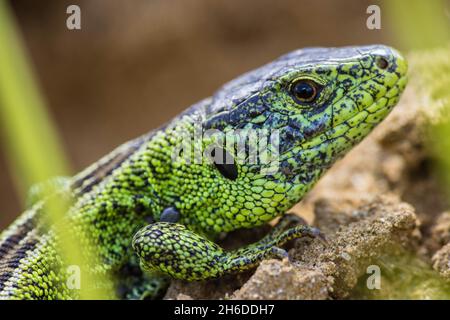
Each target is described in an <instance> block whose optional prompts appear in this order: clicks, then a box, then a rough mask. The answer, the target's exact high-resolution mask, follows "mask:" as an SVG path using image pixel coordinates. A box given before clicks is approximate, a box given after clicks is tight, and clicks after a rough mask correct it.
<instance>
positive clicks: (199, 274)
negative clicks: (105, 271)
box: [133, 220, 322, 281]
mask: <svg viewBox="0 0 450 320" xmlns="http://www.w3.org/2000/svg"><path fill="white" fill-rule="evenodd" d="M283 221H284V220H281V223H282V225H284V224H286V222H283ZM282 229H284V228H275V230H274V231H273V232H272V233H270V234H269V235H267V236H266V237H264V238H263V239H262V240H261V241H259V242H256V243H253V244H250V245H248V246H246V247H243V248H240V249H237V250H233V251H224V250H223V249H222V248H221V247H220V246H218V245H217V244H216V243H214V242H212V241H210V240H208V239H206V238H204V237H202V236H200V235H199V234H197V233H195V232H193V231H191V230H189V229H187V228H186V227H185V226H184V225H181V224H176V223H167V222H158V223H154V224H151V225H148V226H146V227H144V228H142V229H141V230H139V231H138V232H137V233H136V235H135V236H134V239H133V248H134V249H135V251H136V252H137V254H138V256H139V257H140V259H141V262H140V264H141V267H142V269H143V270H144V271H149V272H155V271H157V272H162V273H165V274H168V275H170V276H171V277H173V278H178V279H183V280H188V281H192V280H206V279H210V278H216V277H219V276H222V275H224V274H228V273H235V272H241V271H244V270H247V269H250V268H252V267H254V266H256V265H258V264H259V263H260V262H261V261H262V260H264V259H268V258H284V257H287V252H286V251H285V250H283V249H281V248H280V246H282V245H283V244H284V243H286V242H287V241H289V240H291V239H296V238H302V237H309V238H316V237H321V236H322V235H321V233H320V232H319V230H318V229H316V228H312V227H309V226H306V225H298V226H295V227H292V228H289V229H287V230H284V231H282Z"/></svg>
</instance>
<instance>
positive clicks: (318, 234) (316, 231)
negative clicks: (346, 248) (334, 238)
mask: <svg viewBox="0 0 450 320" xmlns="http://www.w3.org/2000/svg"><path fill="white" fill-rule="evenodd" d="M311 234H312V235H313V236H314V238H317V239H319V241H320V242H322V243H323V244H324V245H326V246H328V245H329V244H330V242H329V241H328V238H327V237H326V236H325V234H324V233H322V231H320V230H319V229H318V228H311Z"/></svg>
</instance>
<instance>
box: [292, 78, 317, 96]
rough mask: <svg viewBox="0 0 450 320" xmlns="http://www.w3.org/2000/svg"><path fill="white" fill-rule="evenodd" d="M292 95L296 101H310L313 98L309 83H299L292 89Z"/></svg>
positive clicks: (312, 89)
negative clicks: (293, 94)
mask: <svg viewBox="0 0 450 320" xmlns="http://www.w3.org/2000/svg"><path fill="white" fill-rule="evenodd" d="M294 93H295V96H296V97H297V98H298V99H302V100H310V99H312V98H313V97H314V94H315V90H314V88H313V87H312V85H310V84H309V83H306V82H299V83H297V84H296V85H295V87H294Z"/></svg>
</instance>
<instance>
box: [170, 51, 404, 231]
mask: <svg viewBox="0 0 450 320" xmlns="http://www.w3.org/2000/svg"><path fill="white" fill-rule="evenodd" d="M406 71H407V64H406V61H405V59H404V58H403V57H402V56H401V55H400V54H399V53H398V52H397V51H396V50H394V49H392V48H390V47H386V46H382V45H375V46H363V47H343V48H309V49H302V50H297V51H294V52H291V53H289V54H287V55H285V56H282V57H280V58H279V59H277V60H275V61H273V62H272V63H269V64H267V65H265V66H263V67H261V68H258V69H256V70H254V71H251V72H249V73H247V74H244V75H243V76H241V77H239V78H237V79H235V80H234V81H232V82H230V83H228V84H227V85H225V86H224V87H223V88H222V89H220V90H219V91H218V92H217V93H216V94H215V95H213V96H212V97H211V98H210V99H207V100H205V101H203V102H202V103H200V105H201V107H197V108H194V109H193V110H194V111H193V112H191V113H188V114H187V115H184V117H186V118H190V119H191V120H192V119H194V118H195V117H197V119H198V118H200V121H201V130H200V131H201V132H202V133H203V134H204V133H205V132H206V131H209V132H211V131H212V132H215V133H217V132H218V133H220V134H222V135H223V136H224V137H225V139H217V136H215V138H211V139H204V140H203V143H202V152H205V150H207V149H208V147H209V148H210V149H209V150H211V146H214V148H212V150H215V151H213V152H212V156H213V160H211V161H210V162H209V163H207V164H205V163H201V164H192V163H191V164H183V163H182V164H177V165H175V164H174V167H175V168H174V169H172V170H171V175H170V179H168V180H167V185H165V188H168V189H165V190H169V191H167V192H168V193H167V198H168V200H167V203H168V204H171V205H173V204H174V203H175V206H176V207H177V208H178V209H179V210H180V211H181V216H182V217H183V216H185V217H187V219H188V220H187V221H186V222H187V223H188V224H190V223H191V224H193V222H192V221H193V220H195V225H198V226H200V228H201V229H203V230H207V231H216V232H219V231H229V230H232V229H236V228H240V227H251V226H255V225H258V224H261V223H263V222H266V221H269V220H271V219H273V218H274V217H275V216H277V215H278V214H281V213H283V212H285V211H286V210H287V209H289V208H290V207H291V206H293V205H294V204H295V203H297V202H298V201H299V200H300V199H301V198H302V197H303V195H304V194H305V193H306V192H307V191H308V190H309V189H310V188H311V187H312V186H313V185H314V183H315V182H316V181H317V180H318V179H319V177H320V176H321V175H322V174H323V173H324V171H325V170H326V169H327V168H328V167H329V166H330V165H331V164H332V163H333V162H334V161H336V160H337V159H338V158H340V157H341V156H343V155H344V154H345V153H346V151H348V150H349V149H350V148H351V147H353V146H354V145H355V144H357V143H358V142H359V141H361V140H362V139H363V138H364V137H365V136H366V135H367V134H368V133H369V132H370V131H371V130H372V129H373V128H374V127H375V126H376V125H377V124H378V123H380V122H381V121H382V120H383V119H384V118H385V117H386V116H387V115H388V114H389V112H390V110H391V109H392V108H393V106H394V105H395V104H396V103H397V101H398V100H399V97H400V94H401V92H402V91H403V89H404V87H405V85H406ZM195 110H196V111H195ZM193 122H195V121H193V120H192V121H191V123H193ZM177 130H178V132H177ZM180 130H181V129H179V128H178V129H175V130H172V131H173V132H175V134H172V136H180V135H181V133H180V132H179V131H180ZM211 136H214V134H213V135H211ZM255 136H256V140H255ZM252 138H253V139H254V140H251V139H252ZM218 140H220V141H221V144H220V146H218V144H217V141H218ZM229 141H234V144H233V143H231V144H228V145H227V144H226V142H229ZM239 142H244V143H242V144H240V145H239ZM230 145H231V146H230ZM239 146H240V147H239ZM217 151H220V152H217ZM217 154H220V155H219V157H217Z"/></svg>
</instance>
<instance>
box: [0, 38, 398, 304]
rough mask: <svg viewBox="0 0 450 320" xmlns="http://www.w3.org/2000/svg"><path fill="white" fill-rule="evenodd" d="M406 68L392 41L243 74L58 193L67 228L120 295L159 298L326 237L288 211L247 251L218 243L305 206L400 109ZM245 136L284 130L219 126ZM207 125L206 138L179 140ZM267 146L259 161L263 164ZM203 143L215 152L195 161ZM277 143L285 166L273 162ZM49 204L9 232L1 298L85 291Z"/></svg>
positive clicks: (39, 205) (1, 261)
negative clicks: (76, 282) (65, 255)
mask: <svg viewBox="0 0 450 320" xmlns="http://www.w3.org/2000/svg"><path fill="white" fill-rule="evenodd" d="M406 70H407V66H406V62H405V60H404V58H403V57H402V56H401V55H400V54H399V53H398V52H396V51H395V50H394V49H392V48H389V47H386V46H381V45H377V46H363V47H344V48H329V49H328V48H308V49H302V50H297V51H294V52H292V53H289V54H287V55H285V56H282V57H280V58H278V59H277V60H275V61H273V62H271V63H269V64H267V65H265V66H263V67H261V68H258V69H256V70H254V71H251V72H249V73H246V74H244V75H242V76H240V77H239V78H237V79H235V80H233V81H231V82H230V83H228V84H227V85H225V86H224V87H222V88H221V89H220V90H218V91H217V92H216V93H215V94H214V95H213V96H212V97H210V98H207V99H205V100H202V101H201V102H199V103H197V104H195V105H194V106H192V107H190V108H189V109H188V110H187V111H185V112H184V113H182V114H181V115H179V116H177V117H176V118H174V119H173V120H172V121H170V122H169V123H168V124H166V125H165V126H163V127H161V128H159V129H157V130H155V131H153V132H151V133H148V134H146V135H144V136H142V137H139V138H137V139H135V140H133V141H131V142H128V143H126V144H124V145H122V146H121V147H119V148H117V149H116V150H115V151H113V152H112V153H111V154H109V155H107V156H106V157H104V158H103V159H101V160H99V161H98V162H97V163H95V164H93V165H92V166H91V167H89V168H87V169H85V170H84V171H83V172H81V173H80V174H78V175H76V176H74V177H73V178H70V179H68V180H67V184H66V186H67V187H61V188H60V190H59V191H58V192H59V193H58V192H57V195H56V196H60V193H61V194H67V195H69V197H70V198H71V199H72V205H71V207H70V208H69V209H68V210H67V212H66V214H65V217H64V223H65V224H67V225H68V226H70V228H69V230H70V232H72V233H73V234H74V235H76V236H77V238H79V239H80V242H81V244H82V245H83V248H84V250H83V252H84V253H85V254H86V255H87V256H89V255H92V254H94V253H95V256H96V259H97V260H96V261H99V262H98V264H97V265H95V266H89V272H92V273H93V274H96V273H101V274H107V275H108V276H111V277H112V278H113V284H114V286H115V287H120V286H122V287H123V286H124V287H125V289H124V290H122V291H123V292H119V293H116V291H115V289H114V288H111V290H112V291H111V292H112V293H111V297H114V298H116V297H119V298H124V297H125V298H130V297H139V296H142V295H144V294H145V292H148V291H150V295H153V294H154V292H151V291H152V290H153V291H155V292H156V291H158V290H160V287H161V286H163V285H162V283H165V282H164V281H162V280H161V281H160V280H158V278H155V277H153V276H148V275H151V274H154V273H162V274H165V275H169V276H170V277H174V278H180V279H185V280H203V279H208V278H213V277H218V276H221V275H223V274H227V273H230V272H239V271H242V270H246V269H248V268H251V267H253V266H255V265H257V264H258V263H259V262H260V261H261V260H263V259H265V258H268V257H284V256H286V255H287V253H286V252H285V251H284V250H283V249H281V248H280V246H281V245H282V244H283V243H285V242H286V241H287V240H290V239H294V238H300V237H303V236H308V237H317V236H320V233H319V232H318V230H316V229H315V228H312V227H308V226H304V225H297V226H292V224H293V223H294V222H295V219H294V218H292V216H290V215H285V216H284V217H283V218H282V219H281V220H280V222H279V223H278V224H277V225H276V226H275V228H273V230H272V231H271V232H270V233H269V234H268V235H267V236H266V237H265V238H263V239H262V240H260V241H259V242H257V243H255V244H252V245H249V246H247V247H244V248H241V249H238V250H235V251H231V252H226V251H224V250H222V249H221V248H220V247H219V246H218V245H217V244H215V243H214V242H213V241H212V240H213V239H214V238H215V236H217V235H218V234H220V233H225V232H229V231H232V230H236V229H239V228H251V227H254V226H258V225H261V224H264V223H266V222H269V221H271V220H272V219H274V218H275V217H277V216H280V215H283V214H284V213H285V212H286V210H288V209H289V208H290V207H292V206H293V205H294V204H295V203H297V202H298V201H300V200H301V199H302V197H303V196H304V194H305V193H306V192H307V191H308V190H310V189H311V188H312V186H313V185H314V184H315V182H316V181H317V180H318V179H319V178H320V176H321V175H322V174H323V173H324V172H325V171H326V169H327V168H328V167H330V166H331V165H332V163H333V162H334V161H336V160H337V159H338V158H339V157H341V156H343V155H344V154H345V153H346V152H347V151H348V150H349V149H350V148H351V147H353V146H354V145H355V144H357V143H358V142H359V141H361V140H362V139H363V138H364V137H365V136H366V135H367V134H368V133H369V132H370V131H371V130H372V129H373V128H374V127H375V126H376V125H377V124H378V123H379V122H381V121H382V120H383V119H384V118H385V117H386V116H387V115H388V114H389V112H390V110H391V109H392V108H393V106H394V105H395V104H396V103H397V101H398V99H399V97H400V94H401V92H402V91H403V89H404V87H405V85H406ZM239 130H240V131H239ZM207 132H208V133H209V132H213V133H215V134H211V135H205V133H207ZM243 132H244V133H245V134H248V133H250V135H251V133H252V132H257V133H261V132H265V133H267V132H269V133H272V132H276V133H277V135H276V137H278V142H276V143H273V144H262V142H261V141H258V142H257V143H256V144H254V145H252V144H251V143H250V144H249V143H247V144H246V145H244V147H243V148H241V149H239V148H237V147H236V144H235V145H232V146H231V147H229V145H227V144H224V143H223V141H222V140H220V137H221V136H220V134H219V135H218V134H217V133H222V134H224V135H226V141H234V142H236V141H242V140H245V139H247V138H248V136H246V135H245V134H244V135H242V133H243ZM196 133H200V135H201V136H202V138H203V139H202V140H200V142H192V141H193V140H188V141H191V142H192V143H193V144H194V145H195V146H194V147H193V146H192V144H191V145H189V146H188V147H187V148H180V146H185V145H184V143H185V141H186V140H184V139H186V137H192V136H195V134H196ZM258 137H259V136H258ZM189 139H190V138H189ZM228 139H230V140H228ZM248 141H250V140H248ZM196 143H197V144H196ZM257 145H258V146H259V145H262V148H260V149H259V150H258V151H259V152H260V153H258V156H259V157H261V158H258V159H256V160H255V159H254V158H252V151H254V147H255V146H257ZM196 148H197V149H196ZM275 149H276V150H275ZM192 150H197V151H200V154H201V155H204V154H207V155H208V156H206V157H200V159H199V161H197V160H198V159H197V158H195V157H192V152H191V151H192ZM208 150H209V151H208ZM273 150H275V151H276V153H275V154H276V159H275V160H276V161H275V162H274V161H263V160H264V159H266V158H267V157H269V156H270V155H271V154H272V151H273ZM211 151H212V152H211ZM194 153H195V151H194ZM174 155H175V157H174ZM193 158H195V159H193ZM224 158H226V159H225V160H226V161H222V160H224ZM194 160H195V161H194ZM274 163H275V165H274ZM62 184H63V185H64V184H65V183H64V182H63V183H62ZM64 190H65V191H64ZM45 203H46V199H43V200H42V199H39V197H37V199H36V200H35V201H34V204H33V205H32V206H31V207H30V209H28V210H27V211H25V212H24V213H23V214H22V215H21V216H20V217H19V218H18V219H17V220H16V222H15V223H13V224H12V225H11V226H10V227H9V228H8V229H6V230H5V231H3V233H2V234H1V235H0V298H4V299H13V298H14V299H55V298H56V299H70V298H77V292H76V290H73V289H69V288H68V287H67V285H66V282H65V277H66V274H65V272H64V270H65V269H64V266H65V264H64V261H63V259H62V258H61V256H60V254H59V253H58V250H57V248H56V243H57V239H58V235H57V234H55V232H54V230H52V227H51V226H46V225H45V224H44V223H43V222H42V216H43V215H45ZM136 254H137V255H136ZM138 260H139V261H140V268H139V267H138V266H137V265H138V263H139V262H138ZM141 269H142V270H144V271H145V273H141ZM130 270H131V271H130ZM119 291H120V290H119Z"/></svg>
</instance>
